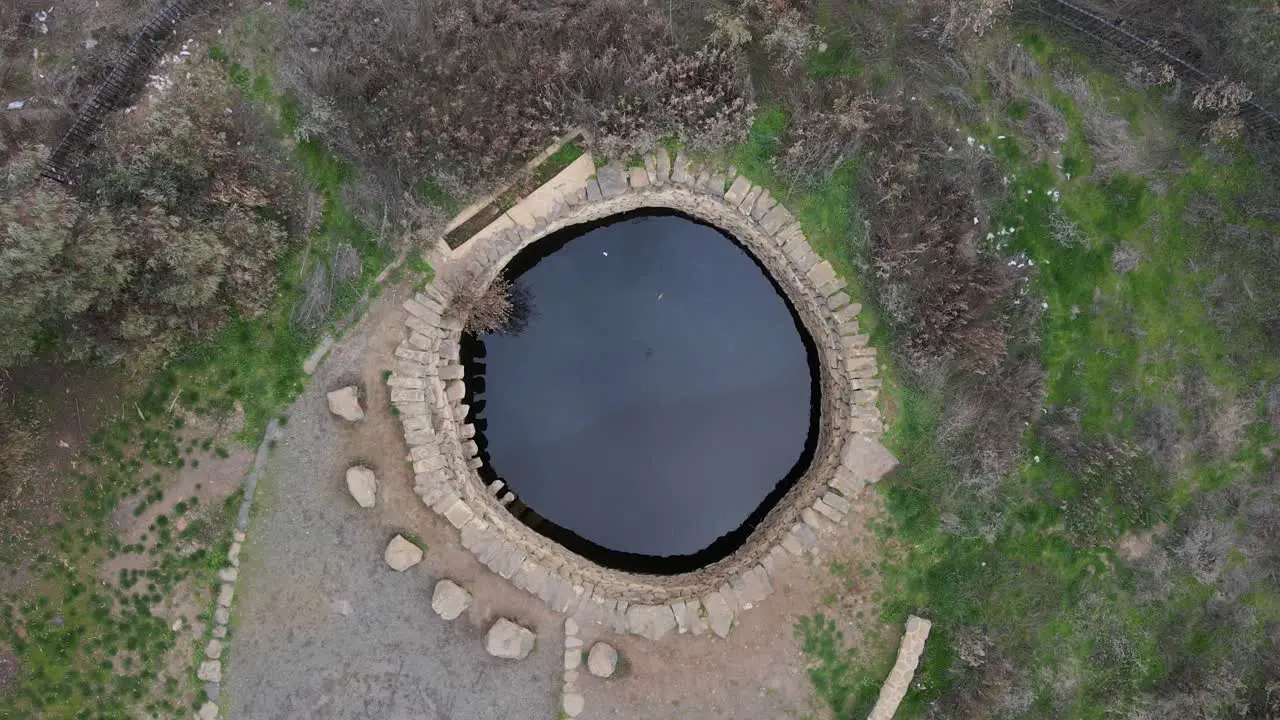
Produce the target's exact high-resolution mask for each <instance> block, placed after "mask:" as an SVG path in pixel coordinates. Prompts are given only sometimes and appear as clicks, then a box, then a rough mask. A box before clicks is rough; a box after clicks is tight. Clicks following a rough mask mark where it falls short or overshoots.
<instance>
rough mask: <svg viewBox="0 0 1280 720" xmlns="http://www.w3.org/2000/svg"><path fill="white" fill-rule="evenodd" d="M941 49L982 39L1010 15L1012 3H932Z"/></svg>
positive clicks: (938, 0) (999, 0)
mask: <svg viewBox="0 0 1280 720" xmlns="http://www.w3.org/2000/svg"><path fill="white" fill-rule="evenodd" d="M928 7H929V11H930V12H932V13H933V14H934V16H933V22H934V23H935V25H936V26H937V27H938V31H937V32H938V42H939V43H940V44H942V45H944V46H951V45H955V44H956V43H958V42H960V41H963V40H966V39H968V38H971V37H982V36H983V35H984V34H985V33H986V32H987V31H988V30H990V29H991V28H993V27H995V26H996V25H997V24H998V23H999V22H1000V21H1001V20H1003V19H1004V18H1005V16H1006V15H1008V14H1009V10H1010V9H1011V8H1012V7H1013V0H932V2H931V3H930V4H929V5H928Z"/></svg>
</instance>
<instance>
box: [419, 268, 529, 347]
mask: <svg viewBox="0 0 1280 720" xmlns="http://www.w3.org/2000/svg"><path fill="white" fill-rule="evenodd" d="M439 282H440V283H441V284H442V285H443V287H444V290H445V292H446V293H447V294H448V295H449V296H450V297H452V298H453V306H454V308H456V311H457V312H458V314H459V315H460V316H461V317H462V318H463V330H465V331H466V332H469V333H475V334H477V335H479V334H483V333H497V334H518V333H520V332H522V331H523V330H524V329H525V327H527V326H528V323H529V318H530V314H531V312H532V305H531V302H530V298H529V295H528V293H527V291H526V290H524V289H523V288H519V287H517V286H516V285H515V284H513V283H512V282H511V281H510V280H508V279H507V277H506V276H505V275H498V276H497V277H496V278H494V279H493V282H491V283H489V284H488V285H487V286H482V285H481V284H480V283H478V282H476V281H475V279H474V278H472V277H470V276H469V275H468V274H466V273H464V272H460V271H452V270H446V271H445V272H444V273H443V274H442V276H441V277H440V279H439Z"/></svg>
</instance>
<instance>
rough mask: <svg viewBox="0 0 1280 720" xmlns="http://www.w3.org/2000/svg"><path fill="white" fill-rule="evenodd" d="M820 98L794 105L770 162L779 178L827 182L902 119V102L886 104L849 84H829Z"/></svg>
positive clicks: (790, 180) (887, 102)
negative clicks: (790, 118)
mask: <svg viewBox="0 0 1280 720" xmlns="http://www.w3.org/2000/svg"><path fill="white" fill-rule="evenodd" d="M818 92H819V93H820V94H821V95H827V96H830V97H833V98H834V99H833V100H830V101H829V102H824V100H823V99H822V97H821V95H819V96H818V97H811V98H807V99H806V100H804V101H801V102H800V103H797V104H802V105H803V106H804V109H803V110H799V111H797V112H796V114H795V116H794V117H793V119H792V120H791V122H790V124H789V125H788V126H787V132H786V136H785V137H783V138H782V148H781V151H780V152H779V153H778V156H777V157H776V158H775V159H774V166H775V168H776V169H777V170H778V172H779V174H780V175H781V176H782V177H783V178H785V179H786V180H787V181H788V182H790V183H792V184H807V183H816V182H821V181H823V180H826V179H827V178H829V177H830V176H831V173H833V172H834V171H835V170H836V168H838V167H840V166H841V165H843V164H844V163H845V162H847V161H849V160H851V159H853V157H854V156H855V155H856V154H857V153H858V150H859V149H860V148H861V147H862V145H863V143H864V142H865V141H870V140H875V139H876V138H878V137H879V133H880V132H881V131H882V130H883V129H885V128H891V127H893V126H894V125H895V124H896V122H897V118H898V116H899V115H900V114H901V98H900V97H894V98H891V99H884V98H880V97H876V96H875V95H874V94H872V93H871V92H869V91H868V90H866V89H865V88H862V87H860V86H859V85H857V84H854V83H851V82H840V83H832V85H831V87H826V88H821V89H820V90H819V91H818Z"/></svg>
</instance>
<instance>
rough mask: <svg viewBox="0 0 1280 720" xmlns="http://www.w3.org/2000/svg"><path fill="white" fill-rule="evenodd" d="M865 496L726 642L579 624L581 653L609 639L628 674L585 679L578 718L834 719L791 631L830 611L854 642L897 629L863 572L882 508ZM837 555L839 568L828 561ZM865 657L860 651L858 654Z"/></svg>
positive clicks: (883, 640)
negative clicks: (883, 617)
mask: <svg viewBox="0 0 1280 720" xmlns="http://www.w3.org/2000/svg"><path fill="white" fill-rule="evenodd" d="M881 504H882V503H881V501H880V498H879V496H876V495H874V494H872V495H867V494H864V495H863V497H862V498H861V499H860V500H859V501H858V502H857V503H855V509H854V510H853V512H851V513H850V515H849V518H850V520H849V525H848V526H847V527H843V528H841V529H840V530H839V531H838V533H837V535H836V536H833V537H832V538H830V539H829V540H828V542H829V543H830V544H829V545H828V546H827V547H824V549H823V553H822V554H821V555H820V556H819V557H818V558H816V559H814V558H809V557H807V556H806V559H803V560H795V561H793V562H792V563H791V564H790V565H789V566H788V567H787V568H786V569H785V570H783V571H782V572H781V573H779V575H778V577H777V578H775V580H774V583H773V585H774V593H773V594H772V595H770V596H769V597H768V598H766V599H765V600H764V602H763V603H761V604H760V605H759V606H758V607H755V608H752V609H751V610H748V611H746V612H745V613H743V614H742V615H741V616H740V617H739V624H736V625H735V626H734V628H733V631H732V632H731V633H730V634H729V637H728V638H727V639H725V640H721V639H719V638H717V637H715V636H714V635H711V634H704V635H702V636H700V637H695V636H693V635H683V636H679V637H674V638H667V639H664V640H663V641H662V642H659V643H652V642H649V641H647V640H644V639H642V638H638V637H635V636H627V637H618V636H614V635H611V634H607V633H599V632H598V631H597V630H598V629H597V628H595V627H586V628H583V631H582V637H583V640H584V643H585V645H584V647H585V648H587V649H589V648H590V647H591V644H592V643H593V642H594V641H595V640H604V641H605V642H608V643H610V644H612V645H614V647H616V648H617V649H618V653H619V655H620V656H621V657H622V658H623V659H624V661H625V672H623V673H622V674H621V675H619V676H617V677H614V678H610V679H606V680H602V679H599V678H595V677H592V676H591V675H589V674H587V673H585V672H584V673H583V675H582V679H581V680H580V684H581V685H582V688H583V690H582V693H583V696H584V697H585V698H586V708H587V709H586V711H585V712H584V713H583V715H582V717H584V718H588V719H589V720H596V719H597V718H626V719H627V720H667V719H670V720H680V719H683V718H697V720H721V719H723V720H730V719H732V720H779V719H781V718H814V719H821V718H829V717H830V712H829V710H828V709H827V708H826V707H825V706H823V705H822V704H821V701H820V700H819V699H818V698H816V697H815V695H814V690H813V685H812V684H811V683H810V681H809V678H808V674H807V668H808V665H809V661H808V658H806V656H805V655H804V653H803V652H802V651H801V648H800V642H799V640H798V639H797V637H796V634H795V625H796V623H797V621H798V620H799V619H800V617H802V616H805V615H812V614H814V613H818V612H821V613H824V614H825V615H826V616H827V617H828V618H833V619H835V620H836V621H837V624H838V626H839V628H840V630H841V631H842V632H843V633H844V635H845V638H846V639H847V640H848V641H849V642H850V643H851V644H852V645H854V646H858V647H867V648H878V647H886V646H889V645H890V644H891V643H892V637H893V635H894V633H895V632H896V629H895V628H892V627H888V626H884V625H881V624H880V623H878V622H877V621H876V620H875V616H876V614H877V605H876V600H875V594H876V593H877V591H878V590H879V579H878V577H877V576H876V575H875V574H874V573H873V572H867V573H866V574H864V570H869V569H870V568H871V567H872V566H873V565H874V563H875V562H876V560H877V559H878V555H877V552H878V551H877V547H878V544H877V540H876V539H875V538H874V537H872V535H871V532H870V531H869V530H868V529H867V527H866V523H865V520H866V518H868V517H871V516H873V515H874V514H875V513H876V512H877V511H878V509H879V508H880V506H881ZM833 558H839V559H840V562H841V567H839V568H838V571H837V572H833V570H832V567H831V565H830V560H831V559H833ZM862 656H863V654H862V653H860V657H862Z"/></svg>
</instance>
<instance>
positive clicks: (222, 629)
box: [196, 419, 280, 720]
mask: <svg viewBox="0 0 1280 720" xmlns="http://www.w3.org/2000/svg"><path fill="white" fill-rule="evenodd" d="M279 427H280V425H279V423H278V422H277V421H276V420H275V419H272V420H271V421H269V422H268V423H267V430H266V432H265V433H263V436H262V444H261V445H259V446H258V452H257V454H256V455H254V458H253V467H252V468H250V470H249V474H248V476H247V477H246V478H245V481H244V498H243V499H241V501H240V512H239V513H238V514H237V515H236V529H235V532H234V533H233V534H232V538H231V547H230V549H228V550H227V566H226V567H224V568H222V569H221V570H219V571H218V582H219V586H218V597H217V600H216V601H215V604H214V608H213V628H212V629H211V630H210V632H209V642H208V643H207V644H206V645H205V647H204V651H203V653H202V655H201V657H203V658H204V659H203V660H197V662H198V663H199V664H198V665H197V666H196V678H197V679H199V680H200V681H202V682H203V683H204V694H205V696H206V697H207V698H208V699H207V701H206V702H205V703H204V704H203V705H202V706H201V707H200V710H199V712H197V713H196V717H197V718H198V719H199V720H213V719H214V718H216V717H218V704H217V703H218V695H219V693H220V691H221V689H222V655H223V653H224V652H225V651H226V644H227V629H228V626H229V625H230V624H231V603H232V601H233V600H234V599H235V594H236V581H237V580H239V579H240V548H241V546H242V545H243V544H244V542H245V537H246V536H245V533H247V532H248V531H249V511H250V510H252V509H253V496H254V493H255V491H256V490H257V489H258V481H260V480H261V479H262V475H263V473H264V472H266V469H267V458H268V456H269V455H270V454H271V441H272V440H274V439H275V438H276V434H277V433H278V431H279Z"/></svg>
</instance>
